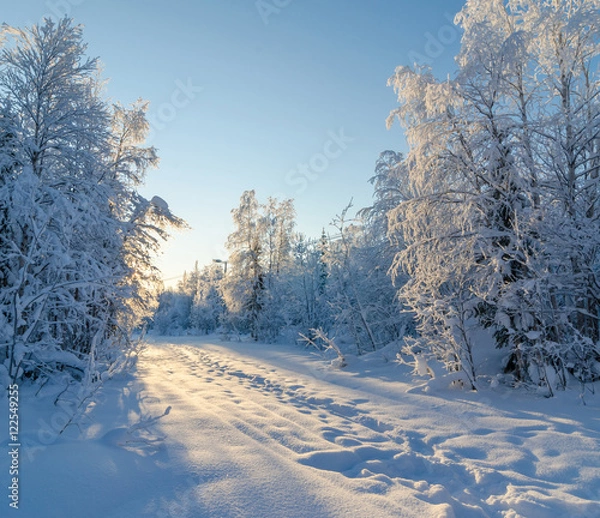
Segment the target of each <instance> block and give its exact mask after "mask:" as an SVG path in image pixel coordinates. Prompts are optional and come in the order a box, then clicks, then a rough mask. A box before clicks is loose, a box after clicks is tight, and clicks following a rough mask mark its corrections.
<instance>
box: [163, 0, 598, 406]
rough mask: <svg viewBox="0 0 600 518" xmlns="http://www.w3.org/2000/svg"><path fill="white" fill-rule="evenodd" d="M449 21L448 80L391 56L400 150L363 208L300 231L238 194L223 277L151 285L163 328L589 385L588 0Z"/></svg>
mask: <svg viewBox="0 0 600 518" xmlns="http://www.w3.org/2000/svg"><path fill="white" fill-rule="evenodd" d="M456 22H457V24H458V25H459V26H460V28H461V29H462V31H463V35H462V42H461V50H460V53H459V55H458V56H457V57H456V62H457V72H456V74H455V75H454V78H447V79H444V80H440V79H438V78H437V77H436V76H435V75H434V73H433V71H431V70H430V69H427V68H423V67H417V66H414V67H405V66H402V67H399V68H398V69H397V70H396V72H395V74H394V75H393V77H392V78H391V79H390V81H389V84H390V86H391V87H393V89H394V91H395V92H396V94H397V96H398V101H399V106H398V108H397V109H395V110H394V111H393V112H392V113H391V114H390V116H389V119H388V124H389V125H392V124H393V122H394V121H398V122H399V123H400V124H401V125H402V126H403V127H404V129H405V132H406V137H407V141H408V152H407V153H406V154H405V155H401V154H398V153H395V152H392V151H388V152H385V153H382V155H381V156H380V158H379V160H378V161H377V165H376V170H375V175H374V177H373V178H372V183H373V185H374V203H373V205H372V206H371V207H369V208H366V209H364V210H362V211H360V212H359V213H358V215H357V216H356V217H352V218H349V217H348V211H343V212H342V213H341V215H340V217H339V218H338V219H337V220H336V221H335V222H334V225H335V226H336V227H337V228H336V229H335V230H334V231H333V232H332V234H333V235H335V239H331V238H329V237H328V236H327V235H325V234H324V235H323V236H322V237H321V238H320V239H319V238H317V239H307V238H305V237H303V236H299V235H297V234H295V233H294V215H293V208H292V204H291V202H290V201H279V200H272V199H269V200H267V201H266V203H264V204H261V203H259V201H258V200H257V199H256V195H255V193H254V192H253V191H249V192H246V193H244V194H243V196H242V198H241V202H240V205H239V207H238V208H236V209H234V210H233V212H232V214H233V218H234V222H235V231H234V232H233V233H232V234H231V236H230V237H229V240H228V243H227V248H228V251H229V254H230V255H229V258H228V270H227V273H226V274H225V271H224V268H223V266H224V264H223V263H221V264H213V265H209V266H207V267H205V268H203V269H198V268H196V269H195V270H194V271H192V272H191V273H189V274H187V275H186V277H185V278H184V280H183V281H182V282H181V284H180V286H179V288H178V289H177V290H175V291H169V292H166V293H164V294H163V295H162V298H161V306H160V309H159V311H158V313H157V314H156V316H155V319H154V325H155V326H156V328H157V329H158V330H159V331H162V332H168V331H173V330H174V329H176V328H179V329H180V330H184V329H193V330H197V331H201V332H211V331H214V330H215V329H217V328H218V327H222V328H223V329H225V330H227V331H228V332H239V333H248V334H249V335H251V336H252V337H253V338H254V339H257V340H274V339H276V338H277V337H278V336H282V335H284V336H288V337H289V336H290V335H291V336H294V337H297V336H299V335H300V334H302V335H303V336H304V337H305V339H308V340H309V341H312V340H313V338H314V339H315V340H321V341H323V340H325V341H329V342H331V340H333V339H335V340H338V341H339V342H342V341H349V342H351V343H352V344H354V347H356V349H357V350H358V352H365V351H371V350H374V349H377V348H380V347H383V346H384V345H386V344H388V343H391V342H394V341H396V342H398V343H401V348H402V350H401V353H400V356H401V358H404V359H405V361H408V360H407V359H411V358H412V359H413V360H414V362H415V366H416V367H418V369H419V370H420V371H421V372H427V371H430V372H432V371H433V370H435V369H434V368H433V367H432V365H433V364H434V363H438V362H441V363H442V364H444V365H445V366H446V367H447V369H448V370H449V371H451V372H459V373H461V374H462V376H463V381H466V382H467V383H468V384H469V385H470V386H472V387H476V386H477V384H478V379H479V376H480V372H479V370H478V369H479V366H480V365H481V362H482V359H484V358H482V355H486V354H488V353H489V348H488V349H486V347H487V346H488V345H489V343H491V345H492V346H493V348H496V349H497V350H499V351H502V352H503V353H504V354H503V355H502V361H499V362H498V364H497V365H496V366H495V368H496V371H497V373H498V375H499V379H502V380H505V381H506V382H507V383H510V384H527V385H531V386H539V387H543V388H544V390H546V391H547V393H549V394H551V393H552V391H553V390H555V389H556V388H557V387H558V388H564V387H565V386H567V385H568V384H569V383H570V382H575V383H581V384H586V383H588V382H590V381H593V380H596V379H598V377H599V376H600V363H599V360H600V346H599V344H600V325H599V318H600V261H599V258H600V74H599V67H600V57H599V52H598V51H599V45H600V1H599V0H573V1H569V2H566V1H560V0H509V1H507V2H504V1H500V0H485V1H480V0H478V1H471V0H469V1H467V2H466V5H465V6H464V8H463V10H462V11H461V12H460V13H459V14H458V15H457V17H456ZM311 333H312V334H311ZM488 373H489V371H488Z"/></svg>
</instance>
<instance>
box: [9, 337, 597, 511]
mask: <svg viewBox="0 0 600 518" xmlns="http://www.w3.org/2000/svg"><path fill="white" fill-rule="evenodd" d="M393 359H394V352H393V351H392V350H387V351H383V352H378V353H373V354H371V355H367V356H364V357H360V358H357V357H350V358H347V360H348V366H347V367H345V368H344V369H341V370H336V369H332V368H331V367H330V366H329V365H328V364H327V362H326V361H324V360H323V359H322V358H321V357H318V356H316V355H315V354H314V353H312V352H311V351H309V350H305V349H302V348H300V347H298V346H283V345H265V344H257V343H243V342H235V343H227V342H221V341H220V340H219V339H218V338H211V339H210V340H208V339H201V338H193V337H184V338H169V339H168V341H167V339H152V340H150V342H149V344H148V346H147V347H146V349H145V350H144V351H143V352H142V353H141V354H140V356H139V359H138V362H137V367H136V370H135V372H133V373H132V374H128V375H122V376H121V377H116V378H113V379H110V380H106V382H105V384H104V385H103V387H102V388H101V389H100V390H99V391H98V392H96V394H95V396H94V403H92V404H91V405H90V406H89V408H88V410H87V412H86V414H85V416H84V419H80V420H79V426H78V427H76V426H69V427H68V428H67V431H66V432H65V433H63V434H62V435H60V436H58V435H57V434H56V432H55V430H56V429H59V428H61V427H62V426H64V421H65V418H66V413H65V411H63V410H61V409H60V408H57V407H53V406H51V404H50V401H51V400H50V399H49V397H48V395H49V394H50V393H51V392H52V390H53V389H52V387H44V389H42V391H41V393H40V396H38V397H34V389H33V388H32V387H27V386H22V387H21V393H20V424H21V430H20V441H21V443H22V445H23V446H22V448H21V458H20V506H19V510H18V511H14V510H12V509H11V508H10V507H8V499H7V498H6V497H5V504H4V505H5V509H4V510H2V511H1V512H0V516H13V515H14V516H19V517H21V518H29V517H31V518H34V517H35V518H54V517H56V518H59V517H60V518H68V517H87V518H94V517H98V518H100V517H102V518H132V517H158V518H167V517H194V518H196V517H199V518H201V517H215V518H227V517H248V518H268V517H273V518H283V517H285V518H293V517H341V516H345V517H352V518H360V517H367V518H385V517H403V516H406V517H453V516H456V517H459V518H463V517H466V518H470V517H497V516H498V517H500V516H503V517H511V518H515V517H526V518H535V517H552V518H555V517H570V518H573V517H589V518H593V517H598V516H600V503H599V501H600V448H599V444H598V442H599V438H600V431H599V430H600V413H599V410H600V398H599V397H598V396H594V395H592V394H588V395H586V396H585V398H583V399H582V398H581V397H580V394H579V393H578V392H577V391H575V390H568V391H566V392H559V393H557V396H556V397H555V398H549V399H547V398H544V397H542V396H540V395H538V394H534V393H527V392H516V393H515V391H514V389H508V388H505V387H503V386H502V385H498V384H496V383H491V384H490V386H487V387H483V388H482V389H480V390H479V391H478V392H472V391H466V390H464V389H463V390H461V389H458V388H454V389H452V388H449V387H445V386H443V385H441V384H440V383H439V382H438V383H426V382H424V381H415V380H414V379H413V378H412V377H411V376H410V373H409V372H408V370H407V369H408V368H407V367H406V366H401V365H399V364H397V363H396V362H394V361H393ZM35 390H37V387H36V388H35ZM44 394H46V397H44V396H43V395H44ZM584 402H585V404H584ZM163 414H166V415H164V416H163V417H160V416H161V415H163ZM6 419H7V412H6V411H5V412H2V413H1V421H0V426H1V427H2V430H6V431H7V430H8V423H7V422H6ZM3 433H4V436H5V437H6V436H7V432H3ZM8 444H9V441H8V440H3V442H2V446H3V450H4V451H5V452H8V450H9V447H8ZM7 457H9V456H8V455H6V454H3V455H2V457H1V465H0V468H1V471H0V477H1V479H0V481H1V483H2V486H3V487H5V488H7V487H8V486H9V485H10V482H9V477H8V460H7ZM4 491H5V493H6V494H7V495H8V490H7V489H5V490H4Z"/></svg>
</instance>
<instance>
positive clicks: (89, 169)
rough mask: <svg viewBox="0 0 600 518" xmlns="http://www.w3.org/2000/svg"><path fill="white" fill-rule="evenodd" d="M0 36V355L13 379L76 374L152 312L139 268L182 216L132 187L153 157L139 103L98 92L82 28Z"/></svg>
mask: <svg viewBox="0 0 600 518" xmlns="http://www.w3.org/2000/svg"><path fill="white" fill-rule="evenodd" d="M3 36H4V37H5V38H6V42H5V44H4V47H3V48H2V50H1V52H0V105H1V106H2V107H3V109H2V114H1V118H0V122H1V124H0V126H1V129H0V156H1V159H0V166H1V168H2V176H1V178H0V218H1V221H0V265H1V267H0V272H1V274H0V275H1V281H0V282H1V283H2V290H0V355H1V356H0V358H1V359H2V360H4V367H5V368H6V369H7V370H8V374H9V375H10V377H12V378H13V379H18V378H20V377H22V376H25V375H27V376H33V377H35V376H40V375H41V376H44V375H49V374H51V373H53V372H56V371H57V370H63V371H65V372H66V371H68V372H70V373H72V374H74V375H76V376H77V377H81V376H83V373H84V371H85V372H88V371H89V370H90V368H93V366H94V365H97V363H96V362H97V361H98V362H100V361H111V359H114V358H115V354H116V353H117V352H118V351H119V350H121V349H122V348H123V347H126V346H127V342H128V337H129V334H130V332H131V330H132V327H133V326H134V325H135V324H136V323H137V322H139V319H140V318H141V317H142V316H144V312H147V311H148V309H149V307H148V303H147V302H148V300H149V293H148V292H147V291H144V290H143V289H142V284H143V283H142V282H140V280H139V279H140V276H141V277H146V278H148V274H147V273H146V272H147V271H148V270H149V269H151V267H150V256H151V255H152V252H153V251H155V250H156V246H157V243H158V239H160V238H162V237H165V236H166V234H165V228H166V226H167V225H168V224H181V222H180V221H179V220H178V219H177V218H175V217H174V216H173V215H172V214H170V212H169V211H168V208H167V207H166V204H165V203H164V202H163V201H162V200H161V201H160V202H158V201H157V200H159V199H158V198H157V199H156V200H154V202H152V201H151V202H148V201H147V200H145V199H143V198H142V197H141V196H139V194H138V193H137V192H136V191H135V186H136V185H138V184H139V180H140V179H141V177H143V173H144V172H145V171H146V169H147V168H148V167H150V166H153V165H155V164H156V157H155V154H154V151H153V150H151V149H150V150H145V149H143V148H141V147H139V144H140V143H141V142H142V141H143V139H144V135H145V132H146V131H147V124H145V122H144V117H143V110H142V111H141V113H140V109H139V108H138V107H136V106H134V107H133V108H132V110H125V109H122V108H120V107H114V108H111V107H110V106H109V105H108V104H107V103H106V102H105V101H104V100H103V99H102V97H101V92H100V90H101V82H100V80H99V79H98V63H97V61H96V60H94V59H88V58H86V56H85V50H86V47H85V44H84V43H83V39H82V31H81V28H80V27H77V26H73V24H72V22H71V21H70V20H68V19H64V20H62V21H60V22H58V23H54V22H52V21H51V20H46V21H45V22H44V23H43V24H41V25H36V26H33V27H32V28H29V29H16V28H11V27H7V26H4V28H3ZM135 114H137V115H135ZM133 119H135V120H133ZM141 308H145V309H141Z"/></svg>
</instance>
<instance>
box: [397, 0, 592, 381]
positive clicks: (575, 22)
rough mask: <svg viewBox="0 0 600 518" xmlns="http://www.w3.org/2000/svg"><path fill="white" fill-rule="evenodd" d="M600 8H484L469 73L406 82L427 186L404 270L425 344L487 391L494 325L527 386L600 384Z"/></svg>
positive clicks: (521, 0) (406, 113) (409, 212)
mask: <svg viewBox="0 0 600 518" xmlns="http://www.w3.org/2000/svg"><path fill="white" fill-rule="evenodd" d="M599 7H600V4H599V3H598V1H595V0H592V1H574V2H557V1H545V0H514V1H508V2H503V1H500V0H486V1H468V2H467V3H466V5H465V7H464V9H463V10H462V12H461V13H460V14H459V15H458V16H457V22H458V23H459V24H460V25H461V26H462V28H463V30H464V36H463V40H462V48H461V53H460V55H459V56H458V65H459V71H458V74H457V76H456V78H455V79H454V80H446V81H439V80H437V79H436V78H435V77H434V76H433V74H432V73H431V72H430V71H428V70H423V69H419V70H413V69H410V68H407V67H400V68H399V69H398V70H397V71H396V74H395V75H394V77H392V79H391V80H390V83H391V84H392V85H393V86H394V88H395V90H396V92H397V93H398V98H399V101H400V102H401V106H400V107H399V108H398V109H396V110H394V111H393V112H392V114H391V115H390V119H389V122H390V123H391V121H392V120H393V119H394V118H396V117H397V118H398V119H400V120H401V122H402V123H403V124H404V125H405V127H406V129H407V137H408V140H409V145H410V152H409V154H408V156H407V159H406V161H405V163H406V166H407V171H408V178H409V180H410V183H411V186H412V188H413V190H414V196H413V197H412V198H411V199H409V200H406V201H404V202H402V203H400V204H399V205H398V207H397V208H396V209H395V210H394V211H393V212H392V214H391V217H392V221H393V223H394V225H393V228H395V229H397V231H399V232H401V233H402V234H403V236H404V239H405V240H406V242H407V247H406V249H405V250H404V251H402V252H401V253H399V254H398V256H397V261H396V263H395V269H396V271H397V272H400V271H406V272H408V274H409V275H410V281H409V282H408V283H407V284H406V285H405V288H404V289H403V296H404V297H405V299H406V300H407V302H408V304H409V305H410V306H411V307H413V309H414V310H415V312H416V313H417V316H418V320H419V329H420V332H421V334H422V341H421V343H420V347H421V348H422V349H421V350H429V351H431V352H433V353H434V355H435V356H437V357H438V358H442V359H443V360H444V361H445V362H446V363H447V365H448V366H449V367H451V368H455V369H463V370H464V371H465V373H466V374H467V375H468V377H469V379H470V381H471V382H472V383H474V382H475V378H476V375H477V373H476V369H475V367H476V365H475V362H474V347H476V344H475V342H474V336H475V335H474V333H473V331H474V330H475V329H477V328H478V327H481V326H487V327H490V328H492V329H493V330H494V334H495V338H496V342H497V345H498V346H499V347H507V348H508V352H509V354H508V362H507V367H508V368H509V369H510V370H511V371H512V372H513V373H514V374H515V376H516V378H517V379H518V380H522V381H527V382H534V383H539V384H544V385H546V386H548V387H549V388H551V385H552V378H553V376H554V374H557V375H558V376H559V381H560V383H561V384H563V385H564V384H565V383H566V374H565V372H566V371H567V370H570V371H571V372H573V373H577V374H578V376H579V377H580V378H582V379H591V378H593V377H594V376H595V374H594V369H595V367H594V364H595V362H596V360H597V358H598V336H597V332H596V330H597V326H598V318H599V316H600V314H599V313H598V307H597V301H598V298H597V291H596V288H595V287H594V288H593V287H592V286H595V284H596V282H597V279H596V272H597V262H598V257H597V252H596V250H597V247H596V245H595V243H597V242H598V238H597V236H598V235H599V233H598V227H597V221H596V218H595V217H594V213H595V210H596V204H597V189H598V181H597V179H598V174H597V173H598V144H597V142H598V130H599V127H600V124H599V111H598V106H599V105H598V97H599V92H600V90H599V81H598V61H597V60H598V41H599V35H600V23H599V16H600V13H599ZM584 265H585V266H584ZM583 371H585V374H583Z"/></svg>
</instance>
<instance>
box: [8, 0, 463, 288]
mask: <svg viewBox="0 0 600 518" xmlns="http://www.w3.org/2000/svg"><path fill="white" fill-rule="evenodd" d="M463 3H464V2H463V0H423V1H421V2H413V1H409V0H404V1H403V0H396V1H394V0H371V1H368V2H367V1H364V0H346V1H342V0H329V1H327V0H196V1H192V0H181V1H172V2H167V1H166V0H163V1H159V0H144V1H142V0H128V1H123V0H120V1H116V0H103V1H99V0H28V1H27V2H11V3H10V4H8V3H7V4H6V5H4V6H3V9H2V21H3V22H6V23H8V24H10V25H16V26H23V25H31V24H32V23H37V22H39V21H40V20H41V19H42V17H43V16H44V15H52V16H55V17H56V16H61V15H63V14H68V15H69V16H71V17H73V18H74V19H75V20H76V22H78V23H81V24H83V25H84V26H85V32H84V37H85V40H86V41H87V43H88V50H89V54H90V55H92V56H98V57H100V59H101V61H102V63H103V65H104V74H103V76H104V78H106V79H108V84H107V95H108V96H109V97H110V98H111V99H112V100H114V101H120V102H122V103H124V104H126V103H130V102H133V101H134V100H136V99H137V98H140V97H141V98H143V99H146V100H148V101H150V111H149V114H150V119H151V121H152V128H153V129H152V134H151V143H152V144H153V145H155V146H156V147H157V148H158V150H159V155H160V157H161V165H160V168H159V170H156V171H152V172H151V173H150V175H149V176H148V180H147V183H146V186H145V187H144V188H143V189H142V193H143V194H144V195H146V196H148V197H151V196H153V195H159V196H161V197H163V198H164V199H165V200H167V202H168V203H169V205H170V207H171V209H172V210H173V211H174V212H175V213H176V214H177V215H179V216H181V217H183V218H184V219H186V220H187V221H188V223H189V224H190V225H191V227H192V230H189V231H186V232H183V233H177V234H176V235H175V236H174V237H173V239H172V240H171V241H170V243H169V244H168V245H167V246H166V247H165V252H164V254H163V256H162V258H161V259H160V261H159V266H160V267H161V268H162V270H163V274H164V277H165V278H166V279H170V278H173V277H177V276H178V275H180V274H181V273H182V272H183V270H189V269H191V268H192V267H193V265H194V262H195V261H196V260H198V261H199V263H200V264H208V263H209V262H210V261H211V260H212V259H214V258H225V254H226V252H225V249H224V243H225V241H226V238H227V235H228V234H229V233H230V232H231V230H232V224H231V216H230V211H231V209H232V208H234V207H236V206H237V204H238V202H239V197H240V195H241V194H242V192H243V191H244V190H247V189H256V192H257V195H258V197H259V198H260V199H261V200H266V198H267V197H268V196H276V197H279V198H283V197H286V198H294V200H295V206H296V211H297V222H298V230H299V231H302V232H304V233H305V234H307V235H308V236H318V235H319V234H320V231H321V228H323V227H325V228H326V229H327V228H328V225H329V223H330V222H331V220H332V219H333V218H334V217H335V215H336V214H339V213H340V212H341V210H342V209H343V208H344V206H345V205H346V204H347V203H348V202H349V201H350V200H351V199H353V200H354V206H355V208H357V209H359V208H361V207H363V206H366V205H368V204H369V203H370V200H371V193H372V190H371V186H370V185H369V183H368V179H369V178H370V177H371V176H372V173H373V169H374V165H375V161H376V160H377V157H378V155H379V153H380V152H381V151H384V150H386V149H393V150H398V151H403V150H405V148H406V144H405V141H404V137H403V133H402V129H401V128H400V127H399V126H394V128H392V129H391V130H387V129H386V127H385V119H386V117H387V115H388V113H389V112H390V110H392V109H393V108H394V107H395V106H396V99H395V96H394V92H393V90H392V89H391V88H389V87H387V86H386V82H387V79H388V78H389V77H390V76H391V75H392V73H393V72H394V69H395V67H396V66H398V65H406V64H411V63H413V62H414V61H415V60H417V61H426V62H427V63H428V64H430V65H431V66H432V67H433V70H434V72H435V73H436V74H437V75H439V76H441V77H445V76H446V75H447V74H452V73H453V71H454V61H453V57H454V56H455V55H456V53H457V51H458V48H459V40H460V34H459V32H458V30H457V29H456V28H454V27H452V26H451V23H450V21H451V20H452V18H453V16H454V14H455V13H456V12H458V11H459V10H460V9H461V7H462V5H463Z"/></svg>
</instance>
